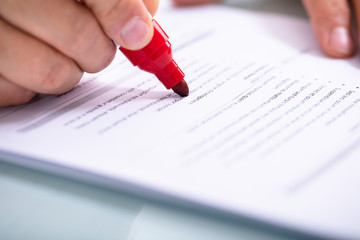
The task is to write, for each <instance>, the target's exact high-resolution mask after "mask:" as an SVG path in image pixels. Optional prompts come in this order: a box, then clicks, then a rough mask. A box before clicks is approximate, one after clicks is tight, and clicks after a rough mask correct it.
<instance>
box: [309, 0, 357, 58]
mask: <svg viewBox="0 0 360 240" xmlns="http://www.w3.org/2000/svg"><path fill="white" fill-rule="evenodd" d="M351 2H352V6H353V12H354V14H355V17H356V20H357V22H358V23H359V20H360V15H359V14H360V2H359V1H358V0H353V1H351ZM303 4H304V6H305V8H306V10H307V12H308V14H309V16H310V19H311V23H312V26H313V29H314V33H315V36H316V38H317V40H318V42H319V44H320V46H321V48H322V49H323V51H324V52H325V53H326V54H327V55H329V56H330V57H335V58H346V57H350V56H352V55H353V54H354V53H355V42H354V37H353V34H352V24H351V9H350V6H349V3H348V1H347V0H303Z"/></svg>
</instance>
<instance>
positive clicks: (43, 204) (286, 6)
mask: <svg viewBox="0 0 360 240" xmlns="http://www.w3.org/2000/svg"><path fill="white" fill-rule="evenodd" d="M226 4H228V5H231V6H234V7H242V8H248V9H252V10H255V11H270V12H278V13H283V14H294V15H297V16H301V17H305V13H304V11H303V9H302V8H301V5H300V4H301V3H300V1H289V0H272V1H266V0H264V1H228V2H227V3H226ZM0 191H1V198H0V215H1V218H0V239H9V240H11V239H37V240H41V239H52V240H54V239H77V240H80V239H87V240H89V239H107V240H110V239H136V240H150V239H172V240H177V239H179V240H180V239H181V240H182V239H187V240H192V239H194V240H195V239H196V240H197V239H207V240H212V239H222V240H228V239H289V238H292V239H297V238H299V239H300V238H301V239H303V237H304V236H297V235H293V234H291V233H288V232H283V231H282V230H278V229H274V228H271V227H266V226H263V225H257V224H254V223H253V222H247V221H244V220H242V221H239V220H235V219H230V218H226V217H223V216H217V215H216V214H206V213H201V212H196V211H191V210H189V209H182V208H179V207H176V206H168V205H164V204H161V203H156V202H152V201H150V200H146V199H142V198H139V197H136V196H130V195H127V194H126V193H122V192H115V191H112V190H111V189H105V188H101V187H97V186H91V185H87V184H84V183H81V182H76V181H72V180H69V179H64V178H60V177H57V176H52V175H48V174H46V173H41V172H37V171H33V170H29V169H25V168H20V167H16V166H12V165H9V164H5V163H0Z"/></svg>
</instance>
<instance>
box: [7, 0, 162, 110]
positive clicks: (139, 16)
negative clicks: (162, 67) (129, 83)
mask: <svg viewBox="0 0 360 240" xmlns="http://www.w3.org/2000/svg"><path fill="white" fill-rule="evenodd" d="M157 6H158V0H106V1H101V0H84V1H83V2H81V1H76V0H52V1H48V0H26V1H24V0H0V106H10V105H16V104H22V103H25V102H28V101H29V100H30V99H31V98H32V97H34V95H35V94H36V93H49V94H57V93H63V92H65V91H68V90H70V89H71V88H72V87H73V86H75V85H76V84H77V83H78V81H79V80H80V78H81V76H82V75H83V72H89V73H93V72H98V71H100V70H102V69H104V68H105V67H106V66H108V65H109V64H110V63H111V61H112V60H113V58H114V56H115V53H116V47H115V45H114V44H113V43H112V41H111V40H110V39H112V40H113V41H114V42H116V43H118V44H119V45H121V46H123V47H125V48H128V49H133V50H136V49H140V48H142V47H144V46H145V45H146V44H147V43H148V42H149V41H150V40H151V38H152V35H153V26H152V22H151V17H150V16H149V14H148V12H150V14H152V15H154V14H155V12H156V10H157Z"/></svg>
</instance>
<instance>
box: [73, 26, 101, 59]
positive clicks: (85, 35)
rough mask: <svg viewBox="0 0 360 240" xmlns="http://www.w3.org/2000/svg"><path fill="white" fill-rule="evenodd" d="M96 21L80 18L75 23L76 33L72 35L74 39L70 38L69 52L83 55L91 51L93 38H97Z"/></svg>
mask: <svg viewBox="0 0 360 240" xmlns="http://www.w3.org/2000/svg"><path fill="white" fill-rule="evenodd" d="M95 24H96V23H95V22H94V21H92V20H89V21H87V22H85V21H84V20H79V21H76V23H74V26H73V28H74V31H73V33H76V34H75V35H73V36H72V39H71V40H69V44H67V47H68V48H69V49H68V52H70V53H72V55H74V56H77V55H82V54H84V53H86V52H87V51H89V49H90V48H91V44H90V43H91V42H92V39H94V38H95V36H94V34H93V32H94V31H93V29H94V28H95V27H97V26H95Z"/></svg>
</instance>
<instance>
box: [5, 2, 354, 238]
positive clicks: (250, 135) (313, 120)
mask: <svg viewBox="0 0 360 240" xmlns="http://www.w3.org/2000/svg"><path fill="white" fill-rule="evenodd" d="M157 20H158V22H160V23H161V25H162V26H163V28H164V29H165V31H166V32H167V33H168V34H169V35H170V41H171V42H172V46H173V55H174V58H175V60H176V61H177V62H178V64H179V65H180V66H181V67H182V69H183V71H184V72H185V74H186V81H187V82H188V84H189V87H190V90H191V91H190V95H189V97H186V98H181V97H179V96H177V95H176V94H174V93H172V92H171V91H167V90H166V89H165V88H164V87H163V86H162V85H161V84H160V83H159V82H158V81H157V80H156V79H155V77H153V76H151V75H150V74H147V73H144V72H141V71H139V70H138V69H135V68H133V67H132V66H131V64H130V63H129V62H128V61H127V60H126V59H125V58H124V57H123V56H122V55H120V54H118V56H117V57H116V59H115V60H114V62H113V64H112V65H111V66H110V67H109V68H108V69H106V70H105V71H103V72H102V73H100V74H94V75H86V76H84V78H83V79H82V81H81V82H80V83H79V85H78V86H76V87H75V88H74V89H73V90H72V91H70V92H68V93H66V94H62V95H59V96H47V95H41V96H39V97H38V98H36V99H35V100H34V101H33V102H31V103H29V104H26V105H23V106H17V107H10V108H4V109H1V110H0V133H1V134H0V156H1V159H2V160H5V161H9V162H15V163H17V164H22V165H26V166H29V167H34V168H39V169H43V170H48V171H52V172H57V173H59V174H66V173H67V172H69V170H71V171H73V172H75V173H78V174H79V175H80V174H82V175H87V176H90V178H91V176H94V177H95V176H96V177H97V179H101V178H104V179H108V180H109V179H110V181H108V183H109V182H111V184H112V186H119V188H124V185H126V184H129V186H130V185H131V186H135V187H139V188H140V189H145V190H146V191H149V192H154V193H158V194H159V198H160V197H161V196H170V197H171V198H172V199H182V200H184V201H189V202H193V203H197V204H199V203H200V204H203V205H205V206H210V207H213V208H216V209H220V210H222V211H227V212H231V213H235V214H239V215H241V216H247V217H251V218H255V219H259V220H261V221H266V222H270V223H271V224H275V225H279V226H283V227H286V228H291V229H295V230H298V231H305V232H307V233H310V234H315V235H320V236H330V237H339V238H360V228H359V224H360V188H359V187H358V183H359V182H360V174H359V169H360V161H359V160H360V157H359V156H360V154H359V153H360V94H359V92H360V89H359V87H360V81H359V74H360V72H359V67H360V60H359V59H358V57H355V58H354V59H350V60H334V59H327V58H326V57H324V56H323V54H322V53H321V52H320V50H319V49H318V47H317V44H316V42H315V40H314V38H313V35H312V33H311V29H310V26H309V23H308V22H307V21H305V20H303V19H297V18H292V17H289V16H282V15H272V14H265V13H254V12H250V11H245V10H239V9H230V8H226V7H221V6H204V7H196V8H190V9H187V8H182V9H174V8H172V7H170V6H166V7H163V8H162V9H161V10H160V12H159V13H158V17H157ZM54 169H55V170H54ZM75 175H76V174H75ZM88 179H89V178H88ZM125 188H126V186H125Z"/></svg>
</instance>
